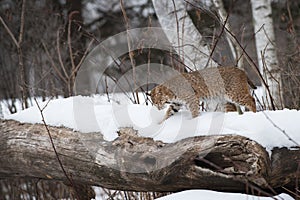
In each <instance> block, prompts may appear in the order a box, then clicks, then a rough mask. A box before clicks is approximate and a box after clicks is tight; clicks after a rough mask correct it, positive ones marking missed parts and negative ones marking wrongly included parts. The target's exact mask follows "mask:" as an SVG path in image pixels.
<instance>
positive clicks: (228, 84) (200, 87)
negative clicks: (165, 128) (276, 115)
mask: <svg viewBox="0 0 300 200" xmlns="http://www.w3.org/2000/svg"><path fill="white" fill-rule="evenodd" d="M248 84H249V85H250V86H251V87H252V88H253V89H255V88H256V87H255V86H254V85H253V83H252V82H251V81H250V80H249V79H248V77H247V76H246V74H245V72H244V71H242V70H240V69H238V68H236V67H216V68H207V69H203V70H199V71H193V72H189V73H182V74H180V75H177V76H175V77H173V78H171V79H170V80H168V81H166V82H164V83H163V84H161V85H158V86H156V87H155V88H153V89H152V90H151V93H150V97H151V100H152V102H153V104H154V105H155V106H156V107H157V108H158V109H159V110H161V109H162V108H163V107H164V105H165V104H166V103H169V104H171V105H170V106H169V108H168V110H167V112H166V115H165V117H164V119H163V120H162V121H164V120H166V119H168V118H169V117H170V116H172V115H173V114H174V113H175V112H178V111H179V109H180V108H181V106H182V105H184V104H186V105H187V107H188V109H189V110H190V111H191V113H192V117H193V118H194V117H197V116H198V115H199V109H200V105H199V104H200V101H205V100H213V99H214V100H218V101H221V102H224V103H227V104H226V108H225V109H226V112H227V111H229V110H232V106H233V107H235V106H236V105H243V106H245V107H246V108H247V109H249V110H251V111H253V112H256V106H255V99H254V98H253V97H252V96H251V95H250V91H249V86H248ZM229 106H230V108H229ZM235 110H236V109H235Z"/></svg>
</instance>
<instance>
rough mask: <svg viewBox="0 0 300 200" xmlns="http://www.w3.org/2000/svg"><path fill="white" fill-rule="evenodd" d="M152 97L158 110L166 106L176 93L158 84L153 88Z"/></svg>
mask: <svg viewBox="0 0 300 200" xmlns="http://www.w3.org/2000/svg"><path fill="white" fill-rule="evenodd" d="M150 97H151V100H152V102H153V104H154V105H155V106H156V107H157V108H158V110H161V109H163V108H164V105H165V104H166V103H168V102H170V101H171V100H172V99H174V98H175V95H174V93H173V92H172V91H171V90H170V89H168V88H167V87H166V86H163V85H158V86H156V87H155V88H153V89H152V90H151V93H150Z"/></svg>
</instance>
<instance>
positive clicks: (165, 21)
mask: <svg viewBox="0 0 300 200" xmlns="http://www.w3.org/2000/svg"><path fill="white" fill-rule="evenodd" d="M152 3H153V6H154V8H155V13H156V15H157V17H158V20H159V23H160V25H161V27H162V29H163V30H164V31H165V34H166V36H167V38H168V40H169V41H170V43H171V44H172V47H174V49H175V51H176V52H177V54H178V55H179V56H180V57H181V59H182V60H183V62H184V63H185V64H186V65H187V66H188V67H190V68H191V69H193V70H194V69H198V70H199V69H203V68H204V67H205V66H209V67H216V66H218V64H217V63H216V62H214V61H213V60H212V58H210V51H209V49H208V45H206V46H204V45H203V44H201V42H202V35H201V34H200V33H199V31H198V30H197V28H196V27H195V26H194V24H193V22H192V20H191V18H190V17H189V15H188V13H187V12H186V4H185V3H184V1H182V0H173V1H161V0H152ZM208 62H209V64H208V65H207V63H208Z"/></svg>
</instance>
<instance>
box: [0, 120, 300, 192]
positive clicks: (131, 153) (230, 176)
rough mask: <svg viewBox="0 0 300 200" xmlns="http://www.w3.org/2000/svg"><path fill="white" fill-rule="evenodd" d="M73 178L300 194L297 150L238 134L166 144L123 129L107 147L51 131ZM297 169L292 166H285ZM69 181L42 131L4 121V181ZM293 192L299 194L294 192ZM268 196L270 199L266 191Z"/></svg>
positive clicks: (0, 127)
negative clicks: (298, 189) (270, 150)
mask: <svg viewBox="0 0 300 200" xmlns="http://www.w3.org/2000/svg"><path fill="white" fill-rule="evenodd" d="M49 129H50V133H51V135H52V138H53V141H54V144H55V147H56V149H57V152H58V154H59V157H60V159H61V161H62V164H63V166H64V169H65V170H66V172H67V174H68V176H69V177H70V178H71V180H72V181H74V183H76V184H84V185H99V186H103V187H106V188H111V189H118V190H135V191H179V190H185V189H197V188H198V189H199V188H204V189H212V190H218V191H230V192H244V193H245V192H247V191H249V189H251V191H253V189H254V190H256V191H258V193H261V192H262V191H267V192H270V191H272V190H270V189H271V188H272V189H273V190H274V191H283V190H282V187H283V186H285V187H287V188H288V189H291V190H292V188H293V189H295V186H296V181H295V180H296V178H297V177H298V176H297V172H298V175H299V171H297V169H298V162H299V160H300V153H299V152H300V151H299V149H294V150H289V149H276V150H274V152H273V155H272V157H271V158H272V159H270V158H269V155H268V153H267V152H266V151H265V149H264V148H263V147H261V146H260V145H259V144H258V143H256V142H254V141H252V140H250V139H248V138H245V137H242V136H238V135H209V136H198V137H193V138H186V139H183V140H181V141H178V142H176V143H171V144H166V143H163V142H161V141H154V140H153V139H151V138H143V137H138V136H137V135H136V134H137V133H136V132H135V131H134V130H133V129H131V128H123V129H121V130H120V132H119V135H120V136H119V137H118V138H117V139H116V140H114V141H112V142H108V141H105V140H104V139H103V138H102V135H101V134H100V133H89V134H85V133H79V132H75V131H72V130H70V129H67V128H63V127H49ZM286 166H291V167H286ZM11 177H33V178H40V179H52V180H61V181H64V182H66V183H67V182H68V179H67V178H66V176H65V175H64V173H63V172H62V169H61V168H60V166H59V164H58V161H57V158H56V156H55V153H54V151H53V148H52V145H51V143H50V139H49V136H48V133H47V131H46V129H45V126H44V125H40V124H35V125H33V124H27V123H20V122H17V121H12V120H1V121H0V178H11ZM292 191H294V190H292ZM261 194H262V195H266V194H265V193H261Z"/></svg>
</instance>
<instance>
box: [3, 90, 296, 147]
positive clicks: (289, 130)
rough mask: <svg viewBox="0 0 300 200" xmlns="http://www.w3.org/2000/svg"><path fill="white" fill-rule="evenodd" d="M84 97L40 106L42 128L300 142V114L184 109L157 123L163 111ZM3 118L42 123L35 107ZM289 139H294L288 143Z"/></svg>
mask: <svg viewBox="0 0 300 200" xmlns="http://www.w3.org/2000/svg"><path fill="white" fill-rule="evenodd" d="M111 98H112V99H113V100H111V102H113V103H109V102H107V97H106V96H95V97H83V96H76V97H70V98H66V99H56V100H51V101H50V102H49V103H48V104H47V102H43V103H41V104H40V106H41V107H42V108H43V107H44V106H45V105H46V104H47V106H46V107H45V109H44V111H43V115H44V117H45V119H46V122H47V124H49V125H53V126H66V127H69V128H72V129H74V130H78V131H81V132H84V133H85V132H101V133H103V134H104V138H105V139H107V140H114V139H115V138H116V137H117V133H116V131H117V130H118V129H119V128H120V127H133V128H134V129H136V130H138V131H139V133H140V134H141V135H142V136H148V137H153V138H154V139H156V140H162V141H164V142H174V141H178V140H180V139H183V138H186V137H191V136H197V135H209V134H210V135H213V134H216V135H218V134H239V135H243V136H246V137H249V138H251V139H253V140H255V141H257V142H258V143H260V144H261V145H263V146H264V147H266V148H267V150H272V149H273V147H283V146H284V147H292V146H296V144H295V142H293V141H296V142H298V144H299V143H300V134H299V129H300V124H299V122H300V111H297V110H288V109H285V110H278V111H262V112H257V113H252V112H245V113H244V114H243V115H239V114H238V113H236V112H232V113H223V112H202V113H201V114H200V116H199V117H197V118H194V119H192V117H191V114H190V112H189V111H187V110H184V109H183V110H182V111H180V112H178V113H176V114H175V115H174V116H172V117H171V118H169V119H168V120H166V121H165V122H164V123H162V124H159V122H160V121H161V120H162V119H163V117H164V114H165V110H161V111H159V110H157V109H156V107H154V106H146V105H137V104H129V100H127V99H126V98H125V97H124V96H122V95H115V96H114V97H111ZM6 118H7V119H15V120H18V121H21V122H29V123H41V122H42V121H41V114H40V111H39V109H38V108H37V106H33V107H31V108H29V109H26V110H23V111H21V112H18V113H16V114H13V115H8V116H6ZM290 138H291V139H292V140H293V141H291V140H290Z"/></svg>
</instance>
